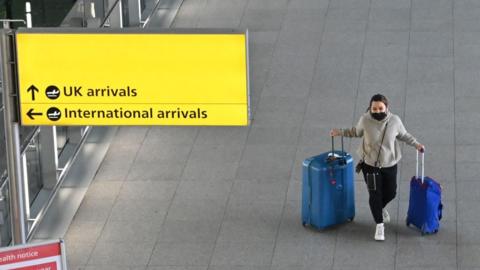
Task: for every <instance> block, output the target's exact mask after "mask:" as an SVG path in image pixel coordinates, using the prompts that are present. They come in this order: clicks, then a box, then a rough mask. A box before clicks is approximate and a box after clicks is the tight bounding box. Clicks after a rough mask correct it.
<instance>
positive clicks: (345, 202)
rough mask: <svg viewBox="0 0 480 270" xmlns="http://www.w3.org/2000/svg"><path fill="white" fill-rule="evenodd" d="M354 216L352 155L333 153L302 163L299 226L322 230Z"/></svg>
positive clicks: (349, 219)
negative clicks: (300, 223) (300, 221)
mask: <svg viewBox="0 0 480 270" xmlns="http://www.w3.org/2000/svg"><path fill="white" fill-rule="evenodd" d="M354 217H355V190H354V166H353V158H352V156H351V155H350V154H349V153H347V152H344V151H343V138H342V151H335V150H333V137H332V151H331V152H326V153H323V154H320V155H318V156H314V157H311V158H307V159H305V160H304V161H303V179H302V224H303V225H304V226H305V225H310V226H313V227H315V228H318V229H323V228H326V227H329V226H332V225H336V224H340V223H344V222H346V221H351V220H353V218H354Z"/></svg>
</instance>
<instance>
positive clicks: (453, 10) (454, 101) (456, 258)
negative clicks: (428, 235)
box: [451, 0, 460, 269]
mask: <svg viewBox="0 0 480 270" xmlns="http://www.w3.org/2000/svg"><path fill="white" fill-rule="evenodd" d="M451 31H452V77H453V78H452V80H453V159H454V164H455V166H454V167H453V170H454V172H453V175H454V179H453V180H454V182H455V183H454V185H455V233H456V238H455V240H456V243H455V260H456V266H457V269H459V268H460V264H459V254H458V253H459V252H458V243H459V240H460V239H459V238H460V237H459V235H458V203H457V200H458V186H457V184H458V181H457V166H456V164H457V144H456V143H455V142H456V141H457V121H455V119H456V115H455V111H456V106H455V103H456V98H455V97H456V96H457V95H456V92H455V88H456V87H455V1H454V0H452V27H451Z"/></svg>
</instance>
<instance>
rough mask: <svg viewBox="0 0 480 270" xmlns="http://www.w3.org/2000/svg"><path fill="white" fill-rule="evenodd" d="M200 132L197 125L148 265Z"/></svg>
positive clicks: (149, 260) (148, 262) (148, 263)
mask: <svg viewBox="0 0 480 270" xmlns="http://www.w3.org/2000/svg"><path fill="white" fill-rule="evenodd" d="M198 134H200V128H198V127H196V128H195V137H194V139H193V141H192V143H191V145H190V149H189V152H188V154H187V157H186V158H185V160H184V162H183V165H182V171H181V173H180V176H179V178H180V180H179V181H176V183H177V184H176V186H175V191H174V192H173V195H172V198H171V200H170V202H169V203H168V206H167V208H166V212H165V214H164V216H163V219H162V222H161V225H160V231H159V232H158V233H157V234H156V235H155V236H154V238H155V242H154V245H153V248H152V251H151V253H150V256H149V257H148V260H147V267H148V266H149V265H150V262H151V261H152V256H153V254H154V251H155V248H156V246H157V244H158V242H159V235H160V233H161V230H162V229H163V226H164V225H165V221H166V220H167V217H168V213H169V210H170V208H171V207H172V204H173V201H174V200H175V195H176V194H177V191H178V187H179V185H180V183H181V182H182V181H183V180H182V179H183V174H184V172H185V168H186V167H187V163H188V160H189V159H190V157H191V155H192V152H193V148H194V146H195V142H196V141H197V138H198Z"/></svg>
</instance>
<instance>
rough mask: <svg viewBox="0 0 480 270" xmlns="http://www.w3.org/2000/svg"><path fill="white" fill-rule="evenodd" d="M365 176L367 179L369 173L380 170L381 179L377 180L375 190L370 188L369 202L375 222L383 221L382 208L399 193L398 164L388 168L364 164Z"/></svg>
mask: <svg viewBox="0 0 480 270" xmlns="http://www.w3.org/2000/svg"><path fill="white" fill-rule="evenodd" d="M362 171H363V177H364V179H365V181H366V179H367V175H366V174H367V173H373V172H375V171H379V173H380V175H381V181H377V182H376V189H375V190H368V193H369V195H370V197H369V200H368V202H369V204H370V210H371V211H372V215H373V219H374V220H375V222H376V223H377V224H378V223H383V217H382V209H383V208H384V207H385V206H386V205H387V204H388V203H389V202H390V201H392V200H393V199H394V198H395V196H396V195H397V165H396V164H395V166H392V167H388V168H375V167H372V166H370V165H367V164H364V167H363V170H362Z"/></svg>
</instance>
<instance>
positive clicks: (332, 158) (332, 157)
mask: <svg viewBox="0 0 480 270" xmlns="http://www.w3.org/2000/svg"><path fill="white" fill-rule="evenodd" d="M331 137H332V153H331V154H330V157H329V158H328V159H329V160H335V159H336V157H335V142H334V138H333V137H334V136H331ZM341 137H342V138H341V141H342V157H345V151H344V146H343V134H342V136H341Z"/></svg>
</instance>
